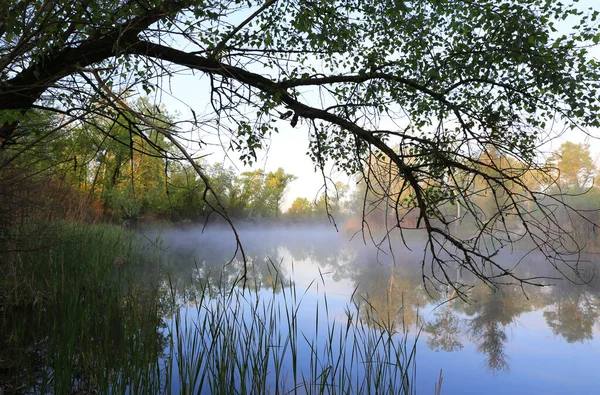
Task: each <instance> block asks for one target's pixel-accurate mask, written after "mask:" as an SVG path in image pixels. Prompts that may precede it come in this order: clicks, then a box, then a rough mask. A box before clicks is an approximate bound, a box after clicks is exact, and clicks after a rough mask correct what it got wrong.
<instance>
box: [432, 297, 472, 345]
mask: <svg viewBox="0 0 600 395" xmlns="http://www.w3.org/2000/svg"><path fill="white" fill-rule="evenodd" d="M448 303H452V302H448ZM450 307H451V305H450V304H448V306H447V307H446V308H438V309H436V310H435V311H434V313H433V315H434V317H435V319H434V320H433V321H430V322H428V323H426V324H425V325H424V326H423V330H424V331H425V332H427V333H428V334H429V337H428V338H427V346H429V348H430V349H432V350H435V351H439V350H443V351H446V352H452V351H456V350H460V349H462V348H463V344H462V342H461V341H460V340H459V337H460V334H461V329H462V325H461V324H462V323H461V319H460V318H459V317H458V316H457V315H456V313H454V312H453V311H452V310H451V309H450Z"/></svg>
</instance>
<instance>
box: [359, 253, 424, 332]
mask: <svg viewBox="0 0 600 395" xmlns="http://www.w3.org/2000/svg"><path fill="white" fill-rule="evenodd" d="M414 274H418V273H411V272H410V271H409V270H407V269H406V268H405V267H402V266H391V265H379V264H377V263H372V264H371V265H369V264H365V265H364V266H363V270H362V271H361V272H360V273H359V274H358V275H357V276H356V277H355V278H354V280H355V282H356V284H357V291H356V292H355V294H354V300H355V301H356V303H357V304H359V306H362V309H361V314H362V319H363V320H364V321H365V322H366V323H367V324H368V325H370V326H373V327H376V328H385V329H388V330H390V331H396V330H403V331H404V330H407V329H408V328H409V327H410V326H411V325H415V324H417V323H418V321H419V313H418V311H419V309H421V308H423V307H424V306H425V305H426V304H427V302H428V301H429V299H428V296H427V293H426V292H425V291H424V289H423V285H422V282H421V278H420V277H419V276H418V275H414Z"/></svg>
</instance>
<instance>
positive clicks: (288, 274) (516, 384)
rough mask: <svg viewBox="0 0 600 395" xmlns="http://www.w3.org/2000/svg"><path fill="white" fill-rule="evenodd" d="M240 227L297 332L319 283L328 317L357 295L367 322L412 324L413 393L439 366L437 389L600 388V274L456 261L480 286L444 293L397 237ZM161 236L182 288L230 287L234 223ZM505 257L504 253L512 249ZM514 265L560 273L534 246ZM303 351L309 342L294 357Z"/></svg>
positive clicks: (303, 327) (254, 277)
mask: <svg viewBox="0 0 600 395" xmlns="http://www.w3.org/2000/svg"><path fill="white" fill-rule="evenodd" d="M152 237H154V236H152V235H150V238H152ZM241 237H242V242H243V243H244V245H245V247H246V253H247V255H248V257H249V258H250V260H251V262H252V267H253V268H254V270H252V271H251V274H250V279H251V281H250V283H251V284H254V286H255V287H257V288H261V287H264V288H268V287H269V284H271V283H272V279H273V277H274V276H275V275H277V276H281V277H282V278H284V279H286V281H293V282H294V284H295V288H296V290H297V291H298V292H299V293H301V296H302V303H301V304H300V306H301V307H300V309H299V312H298V315H299V317H300V319H299V323H300V327H299V329H300V331H302V332H306V333H315V309H316V308H317V305H319V303H321V305H320V308H321V310H323V304H322V302H319V301H320V300H322V297H323V294H326V296H327V309H328V315H327V316H328V317H329V319H330V320H334V321H337V322H339V323H344V322H346V320H347V316H346V311H347V308H348V305H349V303H351V304H352V303H355V304H358V305H362V306H366V305H368V306H371V307H372V308H373V309H374V310H375V311H376V312H377V314H376V315H377V317H376V321H377V322H372V325H373V326H374V327H376V326H377V325H386V326H391V327H393V328H394V330H396V331H398V332H399V333H403V332H408V333H410V335H409V336H410V339H411V341H414V336H415V334H416V333H419V338H418V341H417V343H416V344H417V345H416V349H417V354H416V364H417V368H416V376H417V377H416V389H417V393H419V394H421V393H434V384H435V383H436V382H437V381H438V377H439V374H440V370H442V372H443V385H442V392H441V393H442V394H483V393H485V394H507V393H526V394H564V393H576V394H595V393H598V391H600V390H599V388H600V375H598V374H597V371H598V366H599V363H600V340H599V336H598V333H599V331H600V324H599V323H598V318H599V316H600V298H599V297H598V295H599V292H600V286H599V281H598V280H597V279H596V278H595V279H594V280H593V281H591V283H590V284H588V285H575V284H573V283H572V282H569V281H565V280H562V281H559V280H554V281H551V282H552V283H554V284H555V285H553V286H548V287H526V288H524V289H522V288H520V287H518V286H503V287H502V288H501V289H499V290H494V289H491V288H489V287H486V286H484V285H482V284H476V282H475V280H474V279H472V278H469V277H468V276H467V274H466V273H461V272H459V271H457V270H451V271H452V273H451V275H452V276H453V279H458V280H461V281H463V282H465V283H468V284H476V286H475V287H474V288H472V289H471V290H470V291H469V292H468V298H469V300H467V301H464V300H461V299H458V298H455V299H453V300H451V301H450V302H447V303H444V302H446V301H447V300H448V299H450V298H452V297H453V296H455V295H454V294H453V293H452V292H451V290H450V289H447V288H446V287H439V288H438V289H437V290H435V289H434V288H433V287H431V286H430V287H429V288H428V289H425V287H424V284H423V280H422V272H421V266H420V260H421V259H422V252H421V251H419V248H418V247H419V243H418V242H412V243H411V244H410V246H411V247H413V248H412V251H409V250H407V249H405V248H404V247H401V246H400V243H398V246H397V247H394V249H393V257H392V254H390V253H389V251H388V253H387V254H386V253H384V252H382V251H380V252H379V253H378V252H377V250H376V249H374V248H373V247H366V246H365V245H364V244H363V243H362V240H353V241H351V242H350V241H348V237H347V236H345V235H340V234H338V233H336V232H335V230H334V229H332V227H329V226H327V227H318V228H303V229H297V228H294V229H292V228H271V229H253V228H244V229H242V231H241ZM161 238H162V242H163V243H162V245H163V246H169V247H168V250H167V253H166V255H167V256H168V257H169V261H170V262H172V263H171V265H170V268H169V270H170V271H171V273H172V274H171V276H172V281H174V282H175V283H177V284H178V285H177V286H178V287H179V288H180V289H185V288H186V286H190V284H192V283H193V282H194V281H195V280H198V279H201V278H207V277H208V278H211V276H212V278H213V280H211V281H212V283H213V284H216V283H219V284H221V286H222V287H223V288H227V287H228V286H233V282H234V278H235V277H236V276H237V275H239V273H240V272H239V271H240V263H239V261H236V260H234V261H233V262H232V263H231V264H229V265H227V266H225V267H224V268H223V267H222V265H223V262H228V261H229V260H230V259H231V257H232V255H233V251H234V244H233V241H232V235H231V233H230V231H228V230H222V231H210V232H205V233H201V232H200V230H195V229H189V230H180V231H172V232H168V233H163V234H162V236H161ZM502 259H504V260H505V261H506V263H507V264H511V263H513V262H516V261H517V260H518V254H517V253H514V254H512V255H510V254H507V255H505V256H504V257H503V258H502ZM584 268H585V270H586V273H591V272H592V271H593V265H592V264H588V265H584ZM521 270H522V271H521V274H523V275H527V276H532V275H543V276H557V273H556V272H555V271H554V270H553V269H552V268H551V267H549V265H548V264H547V263H546V262H544V261H542V260H541V259H539V258H538V257H536V256H534V255H530V256H528V257H526V258H525V259H524V261H523V264H522V265H521ZM275 273H276V274H275ZM217 280H218V281H217ZM186 284H187V285H186ZM367 301H368V303H367ZM181 306H182V307H181V309H182V310H181V312H182V314H184V315H185V316H186V317H187V318H186V319H187V320H194V317H197V315H198V312H192V313H190V311H194V310H195V307H194V303H183V304H182V305H181ZM372 321H373V320H372ZM321 325H323V324H322V323H321ZM316 338H317V341H318V339H319V336H318V335H317V336H316ZM309 354H310V353H309V351H308V350H306V355H300V356H299V360H300V361H303V360H305V359H306V358H309V357H310V355H309Z"/></svg>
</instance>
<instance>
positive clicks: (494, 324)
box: [464, 285, 534, 372]
mask: <svg viewBox="0 0 600 395" xmlns="http://www.w3.org/2000/svg"><path fill="white" fill-rule="evenodd" d="M473 291H474V292H473V294H472V296H473V298H474V299H476V300H477V303H473V304H467V305H465V308H464V310H465V312H466V313H467V314H468V315H472V316H473V315H474V318H472V319H471V320H470V322H469V323H468V330H469V334H470V335H471V338H472V339H473V341H474V342H475V344H476V346H477V350H478V351H479V352H481V353H484V354H486V357H487V358H486V364H487V366H488V368H489V369H490V370H491V371H493V372H497V371H500V370H508V369H509V364H508V361H507V356H506V353H505V351H504V347H505V343H506V341H507V339H508V336H507V335H506V327H507V326H508V325H510V324H512V323H513V322H514V321H515V319H516V318H517V317H518V316H519V315H521V314H523V313H525V312H527V311H531V310H532V309H533V304H534V302H533V299H527V298H526V297H525V295H524V294H523V292H522V291H521V289H520V288H519V287H518V286H508V285H507V286H503V287H501V288H500V289H491V288H475V289H474V290H473ZM530 297H531V295H530Z"/></svg>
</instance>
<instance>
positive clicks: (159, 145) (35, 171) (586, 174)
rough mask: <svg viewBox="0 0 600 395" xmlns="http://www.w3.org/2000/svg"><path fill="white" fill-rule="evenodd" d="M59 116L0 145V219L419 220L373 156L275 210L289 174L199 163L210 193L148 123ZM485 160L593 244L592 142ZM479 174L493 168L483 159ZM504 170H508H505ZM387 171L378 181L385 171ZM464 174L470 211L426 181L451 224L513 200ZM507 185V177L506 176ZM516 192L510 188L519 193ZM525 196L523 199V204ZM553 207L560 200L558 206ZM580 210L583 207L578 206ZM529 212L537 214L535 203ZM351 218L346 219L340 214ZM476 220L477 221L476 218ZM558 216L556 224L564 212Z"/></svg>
mask: <svg viewBox="0 0 600 395" xmlns="http://www.w3.org/2000/svg"><path fill="white" fill-rule="evenodd" d="M132 105H135V107H136V108H137V110H138V111H139V112H141V113H144V114H146V116H151V117H153V119H154V123H155V124H160V123H161V122H163V123H164V124H165V125H166V124H169V125H171V126H172V125H173V120H172V119H171V118H170V116H169V115H168V112H167V111H165V109H164V108H163V109H162V110H161V109H158V108H156V107H155V106H151V105H150V104H149V103H148V101H147V100H145V99H140V100H138V101H137V102H136V103H135V104H132ZM61 121H62V120H61V118H60V117H59V116H57V115H54V114H49V113H45V112H42V111H38V112H32V113H30V115H29V116H28V118H27V119H26V120H24V121H23V125H26V127H27V129H28V130H29V131H30V133H28V135H27V137H23V138H20V139H18V140H15V141H18V144H13V145H7V146H6V147H4V148H3V151H2V152H0V228H2V229H6V228H7V227H10V226H11V224H18V223H23V222H27V221H30V220H33V219H35V220H36V221H37V220H43V221H48V220H50V221H52V220H63V221H64V220H66V221H71V222H112V223H116V224H131V225H135V224H157V223H165V224H168V223H182V222H183V223H190V222H192V223H195V222H203V221H206V220H209V221H210V220H211V219H212V218H217V217H218V215H216V214H215V210H214V207H217V206H218V205H219V203H220V204H221V205H222V206H223V207H225V209H226V211H227V214H228V215H229V216H230V217H231V218H232V219H235V220H244V221H253V222H270V221H281V220H286V221H326V220H327V219H328V214H329V215H332V216H333V217H334V218H335V219H336V221H338V223H339V222H340V221H346V222H345V224H344V226H345V227H349V228H351V229H350V231H352V232H354V231H356V230H357V228H359V227H360V226H362V225H364V224H365V223H363V222H362V221H360V220H359V219H360V218H362V217H365V218H366V219H367V221H368V224H369V226H371V227H372V228H373V229H377V228H379V229H382V228H385V226H386V223H389V224H392V225H393V224H395V223H397V219H398V218H396V217H395V214H394V208H395V207H396V205H397V206H399V207H401V210H400V213H401V214H402V216H401V218H400V223H401V224H402V225H403V226H405V227H407V228H411V227H412V228H414V227H417V226H421V225H422V224H420V223H419V221H418V214H419V210H418V208H417V207H416V203H415V199H414V196H412V195H411V190H410V189H406V188H404V187H402V185H403V180H402V179H401V177H400V176H399V175H394V174H392V175H390V174H389V170H388V169H389V164H387V163H382V162H381V161H379V160H378V158H377V155H376V154H373V156H372V158H371V160H370V161H368V163H366V164H365V166H366V167H368V168H369V171H365V172H364V173H363V174H359V175H357V176H356V185H355V187H354V188H352V190H351V188H350V187H349V186H348V185H344V184H342V183H339V182H338V183H336V184H335V186H333V185H330V187H329V188H328V189H327V190H326V191H323V192H322V193H321V194H320V195H319V196H316V197H314V196H313V197H298V198H296V199H295V200H294V201H293V203H292V204H291V206H290V207H289V208H288V209H287V210H286V211H284V210H283V207H282V203H283V200H284V197H285V193H286V190H287V188H288V186H289V185H290V183H291V182H293V181H294V179H295V176H294V175H292V174H288V173H287V172H286V171H285V170H284V169H282V168H279V169H277V170H276V171H272V172H266V171H263V170H254V171H250V172H243V173H240V172H237V171H235V170H234V169H232V168H229V167H226V166H223V165H221V164H208V163H206V162H205V161H203V160H202V159H201V158H198V159H197V161H196V163H197V164H199V165H200V166H201V167H202V169H203V171H204V173H205V175H206V177H207V178H208V180H209V181H210V185H211V187H212V189H213V190H214V192H215V194H216V195H217V196H219V202H217V201H216V200H215V196H214V195H213V194H212V193H209V192H207V188H206V185H205V183H204V181H203V180H202V179H200V177H199V176H198V174H197V173H196V171H195V170H194V168H193V167H192V165H191V164H190V163H189V162H188V161H187V160H185V159H184V158H182V157H181V153H180V152H179V151H178V150H177V148H176V147H174V146H173V144H172V143H171V142H169V141H168V140H167V139H165V138H164V137H163V136H162V135H160V134H159V133H158V132H157V131H155V130H153V129H152V128H146V129H140V127H139V126H137V125H138V123H136V122H132V120H131V119H128V118H127V116H126V115H116V116H115V118H114V119H113V120H108V119H106V118H100V117H99V118H98V119H92V120H91V121H86V122H85V123H84V122H79V123H78V122H72V123H69V124H68V125H64V124H61ZM479 160H480V161H481V163H482V164H483V163H488V164H489V163H493V164H494V166H492V167H491V168H492V169H497V170H498V171H505V172H508V173H511V174H512V173H514V174H515V175H516V176H518V177H519V179H520V180H521V181H522V183H521V184H518V183H514V185H512V186H510V185H509V187H510V188H513V189H514V190H517V191H518V189H519V188H524V186H526V187H527V188H529V189H530V190H533V191H540V192H543V194H542V195H543V196H544V198H545V199H560V200H562V201H564V202H566V203H567V207H571V209H569V208H567V209H564V208H560V209H558V208H557V210H560V211H557V212H556V213H555V215H557V217H558V218H559V219H561V218H563V219H564V226H565V227H566V228H565V229H566V230H567V231H569V232H571V233H572V235H574V236H575V238H576V240H578V241H579V242H580V243H582V244H585V243H588V244H589V245H588V246H587V249H588V250H590V249H592V250H594V249H595V247H594V246H595V243H591V244H590V243H589V242H592V241H594V242H595V241H596V235H597V232H596V226H595V225H594V224H597V223H599V222H600V216H599V215H598V212H597V209H598V208H600V189H599V188H598V187H597V185H596V184H597V183H595V182H594V181H595V178H596V175H597V168H596V165H595V163H594V161H593V160H592V159H591V156H590V152H589V147H588V146H587V145H584V144H575V143H571V142H565V143H564V144H563V145H561V146H560V148H559V149H558V150H557V151H556V152H555V153H553V155H552V156H551V157H550V158H549V159H548V167H547V169H548V170H547V172H542V173H540V172H539V170H538V171H537V172H536V173H534V172H533V171H529V170H528V166H527V164H522V163H519V162H517V161H516V160H514V158H511V157H507V156H503V155H502V154H500V153H498V152H497V151H496V150H494V149H493V147H491V148H490V149H488V150H487V151H486V152H485V153H482V154H481V157H480V158H479ZM482 169H485V171H490V170H489V169H490V167H489V166H488V167H485V166H482ZM507 169H508V170H507ZM384 179H385V180H386V182H385V183H383V182H382V180H384ZM454 182H464V183H465V184H468V185H465V186H463V190H465V191H467V193H468V197H467V198H468V200H469V201H470V202H473V203H475V204H476V207H477V210H466V209H465V208H464V207H461V203H460V199H454V197H453V196H445V195H444V193H445V191H444V188H443V185H441V184H440V182H436V181H435V180H432V182H431V184H430V185H431V188H426V189H427V191H428V193H432V194H438V195H439V196H440V202H442V203H441V204H440V205H439V206H438V207H434V208H432V209H435V210H439V211H440V212H442V213H443V216H445V217H446V218H448V219H449V220H451V219H452V218H454V219H458V221H456V226H455V228H457V229H458V230H459V231H462V232H463V233H465V232H466V233H468V232H470V231H471V229H476V227H473V226H470V224H472V223H473V221H475V220H479V221H485V220H486V219H487V218H492V217H493V216H494V215H497V213H498V211H499V210H500V211H501V210H502V207H504V206H506V205H504V201H505V200H507V199H511V198H514V196H512V197H511V196H509V195H507V194H505V193H503V191H502V190H501V189H500V188H498V189H495V188H493V186H491V187H490V185H489V184H485V183H484V182H483V180H480V179H478V178H477V177H475V178H474V179H470V180H458V179H457V180H455V181H454ZM508 184H510V182H509V183H508ZM516 196H518V194H517V195H516ZM527 204H530V203H528V202H525V201H524V202H523V205H527ZM557 207H558V206H557ZM576 210H583V211H576ZM503 214H504V217H505V221H504V222H503V224H505V225H506V229H508V230H509V231H510V232H513V231H514V232H516V233H518V232H520V231H522V229H521V228H520V226H521V219H520V218H519V216H518V215H513V213H510V212H503ZM527 215H531V216H535V215H542V213H536V212H534V211H531V212H528V213H527ZM348 217H352V218H353V219H352V220H351V221H347V218H348ZM475 217H477V219H476V218H475ZM561 222H562V221H561Z"/></svg>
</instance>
